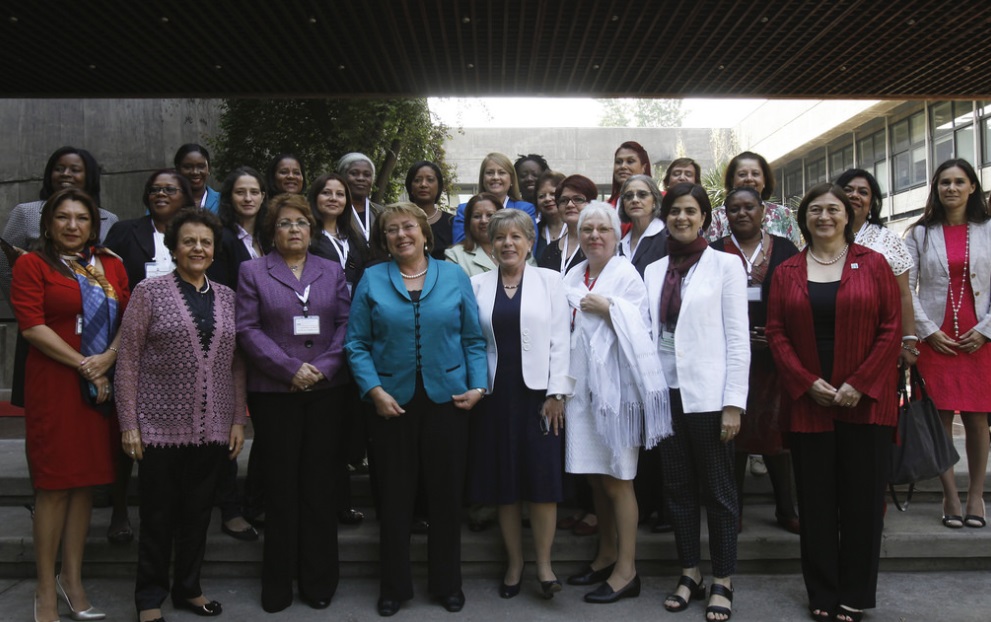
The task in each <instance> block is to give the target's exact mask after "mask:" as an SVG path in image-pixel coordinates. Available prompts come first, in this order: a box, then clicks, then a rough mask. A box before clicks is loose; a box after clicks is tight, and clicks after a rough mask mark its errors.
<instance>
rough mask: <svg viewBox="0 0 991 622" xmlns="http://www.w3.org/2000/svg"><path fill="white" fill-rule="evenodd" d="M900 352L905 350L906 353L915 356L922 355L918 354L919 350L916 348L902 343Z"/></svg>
mask: <svg viewBox="0 0 991 622" xmlns="http://www.w3.org/2000/svg"><path fill="white" fill-rule="evenodd" d="M902 350H905V351H906V352H911V353H912V354H914V355H915V356H919V355H920V354H922V353H921V352H919V349H918V348H916V347H915V346H910V345H906V344H904V343H903V344H902Z"/></svg>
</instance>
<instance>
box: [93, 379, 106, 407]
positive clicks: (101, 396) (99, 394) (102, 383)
mask: <svg viewBox="0 0 991 622" xmlns="http://www.w3.org/2000/svg"><path fill="white" fill-rule="evenodd" d="M90 382H92V383H93V386H94V387H96V403H97V404H102V403H103V402H106V401H107V400H109V399H110V379H109V378H107V377H106V376H100V377H99V378H93V379H92V380H91V381H90Z"/></svg>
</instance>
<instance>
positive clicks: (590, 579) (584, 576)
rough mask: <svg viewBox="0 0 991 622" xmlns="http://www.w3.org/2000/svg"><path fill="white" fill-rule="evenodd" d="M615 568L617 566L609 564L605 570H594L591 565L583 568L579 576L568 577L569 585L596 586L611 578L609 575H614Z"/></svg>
mask: <svg viewBox="0 0 991 622" xmlns="http://www.w3.org/2000/svg"><path fill="white" fill-rule="evenodd" d="M615 567H616V564H609V565H608V566H606V567H605V568H600V569H599V570H592V565H591V564H589V565H588V566H585V567H584V568H582V569H581V570H580V571H579V572H578V574H573V575H571V576H570V577H568V585H595V584H596V583H602V582H603V581H605V580H606V579H608V578H609V575H611V574H612V569H613V568H615Z"/></svg>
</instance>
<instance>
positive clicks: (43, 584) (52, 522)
mask: <svg viewBox="0 0 991 622" xmlns="http://www.w3.org/2000/svg"><path fill="white" fill-rule="evenodd" d="M70 492H71V491H69V490H44V489H41V488H38V489H36V490H35V493H34V525H33V532H34V534H33V535H34V557H35V567H36V568H37V571H38V586H37V587H36V588H35V593H36V598H37V617H38V619H39V620H42V621H46V620H58V618H59V615H58V603H57V601H56V596H55V560H56V557H57V555H58V550H59V543H60V542H61V540H62V532H63V530H64V528H65V522H66V515H67V513H68V510H69V494H70Z"/></svg>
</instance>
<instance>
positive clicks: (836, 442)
mask: <svg viewBox="0 0 991 622" xmlns="http://www.w3.org/2000/svg"><path fill="white" fill-rule="evenodd" d="M834 427H835V430H834V431H833V432H816V433H809V434H805V433H795V432H793V433H792V434H791V453H792V462H793V464H794V465H795V481H796V483H797V486H798V512H799V515H800V516H801V517H802V520H801V530H802V533H801V550H802V575H803V576H804V577H805V588H806V590H808V593H809V607H812V608H813V609H825V610H827V611H836V610H837V608H838V606H839V605H847V606H848V607H853V608H855V609H870V608H872V607H874V606H875V596H876V592H877V571H878V560H879V558H880V556H881V529H882V528H883V527H884V489H885V486H886V483H887V481H888V469H889V464H890V455H891V443H892V438H893V436H894V430H893V428H891V427H888V426H878V425H860V424H855V423H844V422H842V421H836V422H834Z"/></svg>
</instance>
